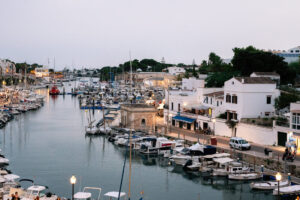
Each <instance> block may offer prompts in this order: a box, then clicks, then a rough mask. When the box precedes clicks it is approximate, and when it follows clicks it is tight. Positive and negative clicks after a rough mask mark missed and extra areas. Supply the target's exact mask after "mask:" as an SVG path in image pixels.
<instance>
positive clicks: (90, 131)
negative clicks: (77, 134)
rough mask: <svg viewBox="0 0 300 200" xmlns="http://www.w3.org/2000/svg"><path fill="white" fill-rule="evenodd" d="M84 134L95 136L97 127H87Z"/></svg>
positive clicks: (97, 131)
mask: <svg viewBox="0 0 300 200" xmlns="http://www.w3.org/2000/svg"><path fill="white" fill-rule="evenodd" d="M85 133H86V134H87V135H96V134H98V133H99V129H98V128H97V127H95V126H88V127H86V129H85Z"/></svg>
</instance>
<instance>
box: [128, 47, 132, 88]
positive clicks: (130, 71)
mask: <svg viewBox="0 0 300 200" xmlns="http://www.w3.org/2000/svg"><path fill="white" fill-rule="evenodd" d="M129 59H130V93H132V62H131V52H130V51H129Z"/></svg>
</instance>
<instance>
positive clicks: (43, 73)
mask: <svg viewBox="0 0 300 200" xmlns="http://www.w3.org/2000/svg"><path fill="white" fill-rule="evenodd" d="M34 74H35V77H38V78H41V77H49V69H48V68H46V67H43V68H40V67H37V68H35V70H34Z"/></svg>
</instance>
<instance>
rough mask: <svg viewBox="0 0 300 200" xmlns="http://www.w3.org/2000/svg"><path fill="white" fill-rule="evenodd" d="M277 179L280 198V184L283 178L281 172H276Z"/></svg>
mask: <svg viewBox="0 0 300 200" xmlns="http://www.w3.org/2000/svg"><path fill="white" fill-rule="evenodd" d="M275 177H276V181H278V199H279V198H280V197H279V193H280V192H279V184H280V181H281V178H282V176H281V174H280V173H279V172H277V174H276V176H275Z"/></svg>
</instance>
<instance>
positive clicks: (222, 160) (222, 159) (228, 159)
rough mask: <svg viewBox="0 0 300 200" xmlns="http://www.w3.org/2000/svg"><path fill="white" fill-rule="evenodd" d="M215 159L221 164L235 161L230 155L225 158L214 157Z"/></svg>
mask: <svg viewBox="0 0 300 200" xmlns="http://www.w3.org/2000/svg"><path fill="white" fill-rule="evenodd" d="M213 160H214V161H215V162H216V163H220V164H225V163H229V162H232V161H233V159H231V158H228V157H225V158H213Z"/></svg>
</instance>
